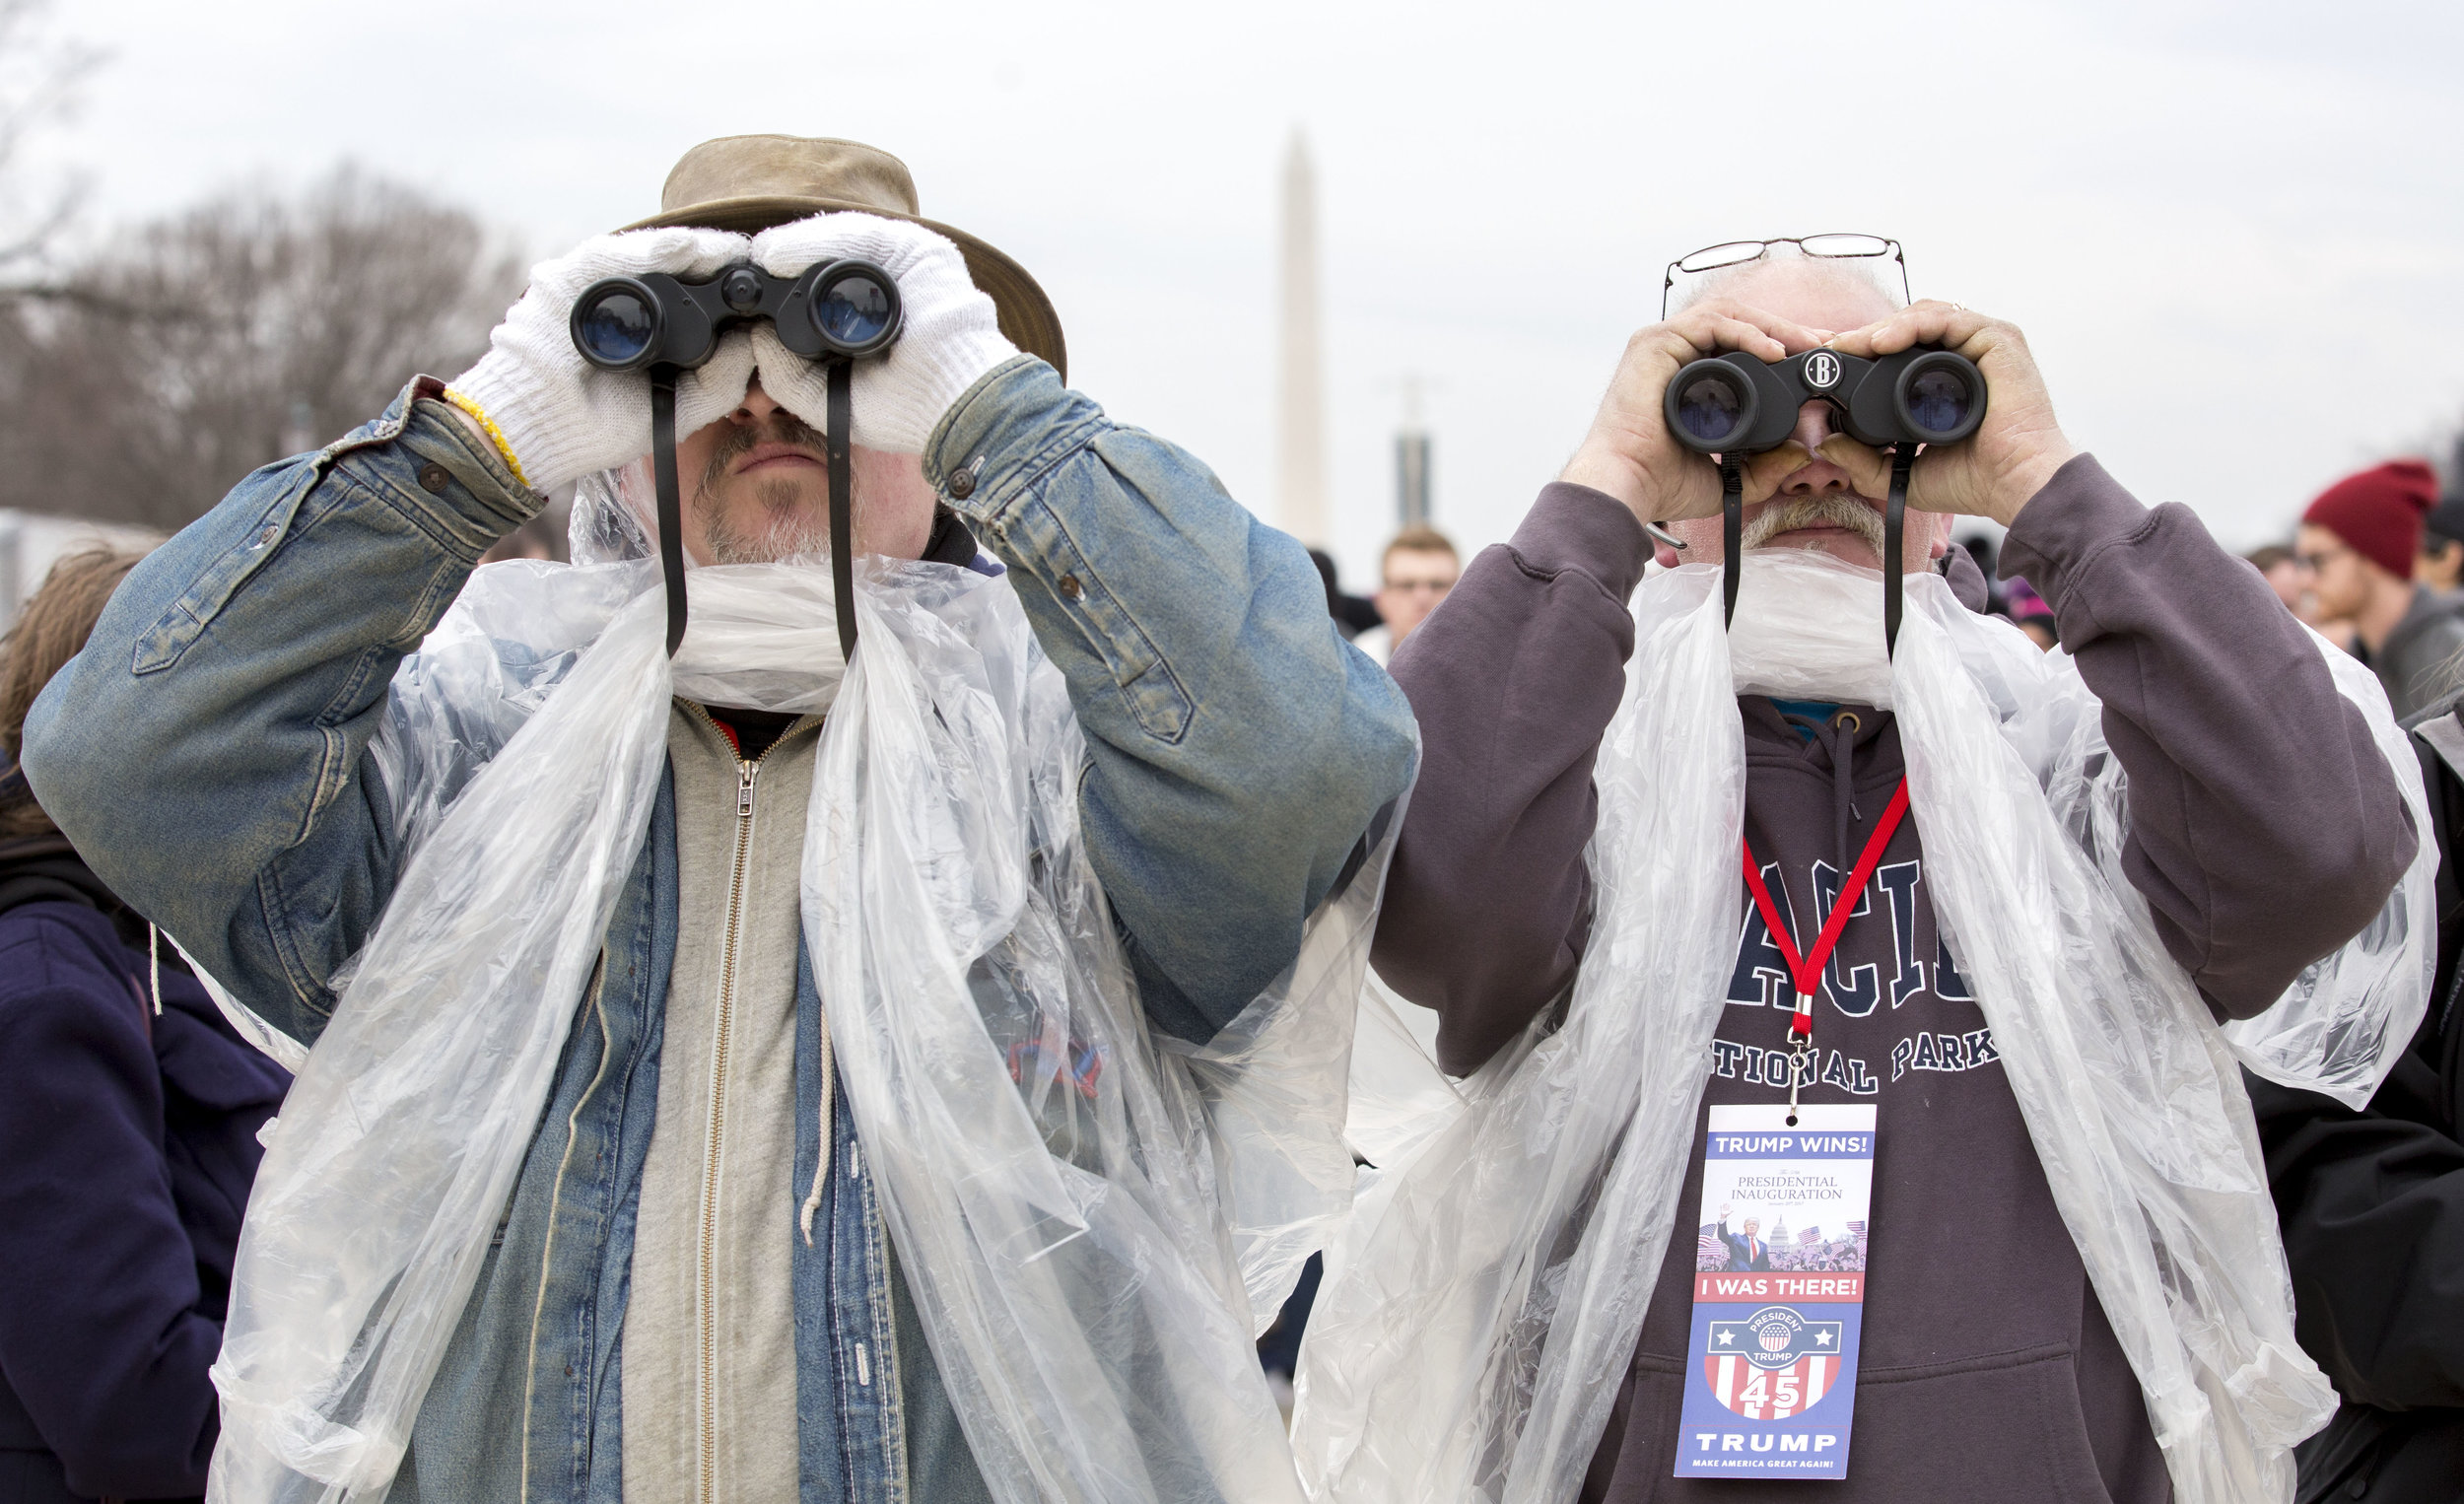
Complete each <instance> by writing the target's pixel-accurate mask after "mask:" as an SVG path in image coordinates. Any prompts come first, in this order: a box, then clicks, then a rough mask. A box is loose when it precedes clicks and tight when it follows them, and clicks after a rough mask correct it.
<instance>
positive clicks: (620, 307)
mask: <svg viewBox="0 0 2464 1504" xmlns="http://www.w3.org/2000/svg"><path fill="white" fill-rule="evenodd" d="M657 332H658V314H657V312H656V311H655V310H654V309H653V308H651V307H650V300H648V299H646V298H644V297H643V296H642V295H641V294H639V293H637V292H634V291H633V290H632V289H630V288H623V287H615V288H610V289H608V290H607V291H605V292H603V293H601V294H599V296H598V297H597V298H596V299H594V300H592V301H591V303H590V305H589V306H588V307H587V308H583V309H582V316H581V317H580V318H577V319H575V320H574V335H575V337H576V339H577V340H578V341H579V342H580V343H581V345H582V354H583V355H585V356H587V357H589V359H590V360H591V362H592V363H593V364H595V365H600V366H606V367H610V368H622V367H625V366H628V365H631V364H632V363H633V362H635V361H637V360H640V359H641V358H642V356H643V354H644V353H645V352H647V351H648V350H649V349H650V341H651V339H652V338H653V337H655V336H656V334H657Z"/></svg>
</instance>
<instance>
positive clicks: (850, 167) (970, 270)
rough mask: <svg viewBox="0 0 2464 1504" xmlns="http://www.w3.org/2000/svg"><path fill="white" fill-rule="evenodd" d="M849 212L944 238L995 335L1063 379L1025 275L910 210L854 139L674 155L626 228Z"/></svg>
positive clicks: (892, 169)
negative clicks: (648, 203)
mask: <svg viewBox="0 0 2464 1504" xmlns="http://www.w3.org/2000/svg"><path fill="white" fill-rule="evenodd" d="M843 210H853V211H855V212H856V213H858V214H878V215H882V216H884V217H885V218H889V219H894V220H906V221H909V222H910V223H912V224H917V225H922V226H924V228H925V229H926V230H929V231H931V232H933V233H934V234H935V235H943V236H947V237H949V239H951V240H953V241H954V242H956V244H957V246H958V249H959V252H960V253H961V254H962V255H964V256H965V257H966V258H967V275H968V276H969V277H971V278H973V279H974V281H975V284H976V288H977V290H978V291H980V292H982V293H983V294H984V295H985V296H986V297H988V298H991V299H992V307H993V308H996V309H997V310H999V313H1000V320H1001V333H1002V335H1003V336H1005V337H1006V338H1007V339H1008V340H1009V342H1010V343H1011V344H1013V345H1016V346H1017V347H1018V348H1019V349H1021V350H1024V351H1026V352H1027V353H1028V354H1029V355H1034V356H1039V357H1041V358H1042V359H1043V360H1045V361H1046V362H1048V363H1049V364H1050V365H1051V366H1052V368H1053V369H1054V370H1055V371H1057V372H1059V373H1061V378H1062V379H1063V380H1067V379H1068V376H1069V361H1068V350H1067V347H1066V346H1064V345H1063V344H1062V343H1061V315H1060V314H1058V313H1055V312H1054V311H1053V301H1052V300H1051V299H1049V298H1047V297H1045V296H1044V289H1042V288H1040V287H1038V286H1036V282H1035V279H1034V278H1033V277H1030V276H1028V275H1027V269H1026V268H1025V267H1023V266H1020V265H1019V264H1018V263H1017V262H1015V261H1013V260H1011V259H1010V258H1009V257H1008V256H1006V255H1003V254H1002V253H1001V252H1000V251H998V250H995V249H993V248H992V246H991V245H988V244H986V243H985V242H984V241H982V240H979V239H976V238H975V237H974V236H971V235H969V234H968V233H967V232H966V231H964V230H960V229H957V228H956V227H954V226H950V225H944V224H942V223H941V222H940V221H938V220H928V219H925V218H924V216H923V215H921V214H919V213H917V212H916V179H915V178H914V177H913V176H912V175H910V174H909V172H908V171H907V164H906V163H903V162H901V161H899V160H898V159H897V158H896V157H893V156H891V155H890V154H889V153H888V152H884V151H880V150H877V149H875V148H873V147H869V146H866V145H864V144H863V143H862V142H860V141H834V140H831V139H830V138H828V137H821V136H721V137H719V139H718V140H716V141H705V142H703V143H702V144H701V145H700V146H697V147H695V148H694V149H693V150H691V151H689V152H687V153H685V154H684V158H683V160H682V161H680V162H678V163H677V164H676V167H675V171H671V172H669V173H668V174H667V184H666V186H665V187H663V188H661V189H660V190H659V195H658V213H656V214H653V215H651V216H650V218H649V219H646V220H641V221H638V222H637V223H634V224H631V225H627V226H626V227H625V228H626V229H627V230H652V229H656V228H658V227H660V226H664V225H699V226H701V227H703V228H704V229H709V230H732V231H735V232H737V233H738V234H740V235H753V234H756V233H758V232H760V231H764V230H768V229H769V228H770V227H771V226H773V225H785V224H787V223H788V222H789V221H792V220H800V219H803V218H806V217H807V216H809V215H815V214H829V213H833V212H837V211H843Z"/></svg>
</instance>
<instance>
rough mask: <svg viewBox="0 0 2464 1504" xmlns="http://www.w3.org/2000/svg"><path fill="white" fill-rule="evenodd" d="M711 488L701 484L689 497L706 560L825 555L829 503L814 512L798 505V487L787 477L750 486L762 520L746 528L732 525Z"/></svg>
mask: <svg viewBox="0 0 2464 1504" xmlns="http://www.w3.org/2000/svg"><path fill="white" fill-rule="evenodd" d="M715 490H716V488H715V487H712V486H707V485H706V486H704V487H703V488H702V490H701V492H700V493H699V494H698V495H697V496H695V498H694V500H693V510H694V511H695V512H696V513H699V514H700V520H701V523H702V535H703V537H704V538H705V539H706V540H707V541H708V544H709V547H710V555H711V562H712V563H714V564H784V563H787V561H788V560H791V559H806V560H813V561H820V560H825V559H828V558H829V557H830V518H829V516H828V511H829V509H828V507H827V506H826V505H825V506H824V507H823V508H822V509H821V513H820V514H816V513H814V511H813V510H812V509H810V508H807V507H805V506H803V505H802V504H801V500H800V496H799V490H800V488H798V487H797V486H796V485H795V484H794V483H793V482H791V481H772V482H766V483H762V484H758V485H756V486H755V487H754V490H753V499H754V500H755V501H757V502H759V503H760V504H761V513H762V517H763V520H764V522H765V524H766V525H764V526H763V527H762V528H761V529H760V530H759V531H756V532H750V533H747V532H743V531H739V530H738V529H737V528H736V527H735V526H734V524H733V523H732V522H731V521H730V519H729V517H728V513H727V509H726V507H725V506H724V505H722V504H721V502H720V499H719V497H718V496H717V495H715V494H714V492H715Z"/></svg>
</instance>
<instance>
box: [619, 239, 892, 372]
mask: <svg viewBox="0 0 2464 1504" xmlns="http://www.w3.org/2000/svg"><path fill="white" fill-rule="evenodd" d="M763 318H767V319H769V320H770V321H771V322H772V324H774V325H775V326H776V327H777V329H778V331H779V343H781V344H783V345H785V346H787V349H788V350H789V351H790V352H792V353H794V354H796V355H800V356H802V357H804V358H805V359H806V360H812V361H819V360H831V359H845V360H856V359H858V358H860V357H863V356H867V355H874V354H878V353H879V352H880V351H882V350H885V349H887V348H889V346H890V345H891V344H892V343H893V342H894V341H896V340H897V338H898V335H899V325H900V319H901V309H900V306H899V298H898V284H897V283H896V282H894V281H892V280H891V279H890V274H889V273H888V272H885V271H883V270H882V269H881V268H880V267H878V266H875V265H873V264H872V263H871V262H869V261H857V260H852V259H851V260H843V261H827V262H823V263H822V264H820V265H817V266H812V267H808V268H806V269H805V270H804V272H803V273H802V274H800V275H798V276H794V277H774V276H772V275H771V274H770V273H768V272H766V271H763V270H762V269H761V268H760V267H758V266H755V265H753V264H752V263H751V262H749V261H745V262H739V263H737V264H736V265H734V266H730V267H727V268H725V269H724V270H722V271H720V272H719V274H718V275H717V276H715V277H711V278H709V279H707V280H705V281H701V282H686V281H684V280H682V279H681V278H677V277H671V276H669V275H667V274H666V273H665V272H645V273H643V274H642V275H641V276H638V277H607V278H602V279H601V280H599V281H597V282H593V283H592V284H590V286H589V287H588V288H586V289H584V290H583V292H582V296H581V297H580V298H579V299H576V300H575V302H574V314H573V335H574V347H575V348H576V349H578V350H580V351H581V352H582V359H583V360H585V361H588V362H589V363H590V364H591V365H593V366H596V367H598V368H599V369H600V370H602V371H635V370H639V369H641V368H643V367H649V366H667V367H673V368H675V369H676V370H679V371H690V370H692V369H693V368H694V367H697V366H699V365H701V364H702V363H704V362H705V361H708V360H709V359H710V358H711V354H712V352H713V351H715V350H717V349H718V348H719V335H721V334H723V333H725V332H726V331H727V330H728V329H729V328H731V327H733V326H734V325H736V324H740V323H749V322H752V321H753V320H756V319H763Z"/></svg>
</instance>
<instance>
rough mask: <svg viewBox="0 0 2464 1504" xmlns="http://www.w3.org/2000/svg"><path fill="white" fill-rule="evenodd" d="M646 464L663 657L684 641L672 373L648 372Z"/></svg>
mask: <svg viewBox="0 0 2464 1504" xmlns="http://www.w3.org/2000/svg"><path fill="white" fill-rule="evenodd" d="M650 464H651V466H652V468H653V470H654V471H655V473H656V474H657V477H658V569H659V574H660V576H661V577H662V578H663V579H664V580H665V581H666V585H667V655H668V656H669V657H671V658H672V657H674V656H675V655H676V646H677V645H678V644H679V643H682V642H683V641H684V614H685V613H684V504H683V503H682V501H681V500H679V498H678V496H677V494H676V373H675V371H674V370H673V369H672V368H668V367H659V368H656V369H653V370H652V371H651V373H650Z"/></svg>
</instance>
